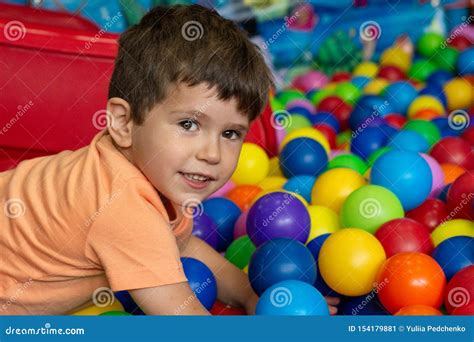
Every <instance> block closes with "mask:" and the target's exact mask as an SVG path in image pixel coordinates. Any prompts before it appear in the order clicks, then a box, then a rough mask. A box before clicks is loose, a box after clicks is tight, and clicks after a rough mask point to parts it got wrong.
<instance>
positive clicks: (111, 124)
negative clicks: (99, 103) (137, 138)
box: [107, 97, 133, 148]
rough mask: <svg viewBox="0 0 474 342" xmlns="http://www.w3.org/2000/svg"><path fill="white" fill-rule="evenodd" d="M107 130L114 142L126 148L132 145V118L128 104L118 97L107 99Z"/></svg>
mask: <svg viewBox="0 0 474 342" xmlns="http://www.w3.org/2000/svg"><path fill="white" fill-rule="evenodd" d="M107 116H108V118H107V120H108V131H109V134H110V135H111V137H112V139H113V140H114V141H115V143H116V144H117V145H118V146H120V147H122V148H128V147H130V146H131V145H132V128H133V120H132V116H131V109H130V104H129V103H128V102H127V101H125V100H124V99H122V98H120V97H112V98H110V99H109V100H108V101H107Z"/></svg>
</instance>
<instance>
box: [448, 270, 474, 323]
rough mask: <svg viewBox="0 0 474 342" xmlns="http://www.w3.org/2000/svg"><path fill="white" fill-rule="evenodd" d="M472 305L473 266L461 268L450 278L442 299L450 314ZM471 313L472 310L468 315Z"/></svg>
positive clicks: (473, 290) (473, 293)
mask: <svg viewBox="0 0 474 342" xmlns="http://www.w3.org/2000/svg"><path fill="white" fill-rule="evenodd" d="M472 304H474V265H471V266H467V267H465V268H463V269H462V270H461V271H459V272H458V273H456V274H455V275H454V277H452V278H451V280H450V281H449V283H448V286H447V287H446V294H445V297H444V306H445V307H446V310H447V311H448V313H450V314H455V311H456V310H460V309H462V308H464V307H468V306H472ZM473 309H474V308H473ZM473 313H474V310H473V311H471V312H470V315H472V314H473Z"/></svg>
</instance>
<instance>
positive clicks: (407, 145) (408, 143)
mask: <svg viewBox="0 0 474 342" xmlns="http://www.w3.org/2000/svg"><path fill="white" fill-rule="evenodd" d="M387 146H389V147H392V148H393V149H394V150H402V151H411V152H422V153H426V152H427V151H428V149H429V148H430V145H429V144H428V141H426V139H425V138H424V137H423V136H422V135H421V134H420V133H418V132H415V131H410V130H401V131H400V132H398V133H397V134H395V135H394V136H393V137H392V138H391V139H390V141H389V142H388V144H387Z"/></svg>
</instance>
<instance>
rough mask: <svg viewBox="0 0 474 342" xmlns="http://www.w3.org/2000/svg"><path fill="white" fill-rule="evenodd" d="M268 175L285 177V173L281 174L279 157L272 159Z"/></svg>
mask: <svg viewBox="0 0 474 342" xmlns="http://www.w3.org/2000/svg"><path fill="white" fill-rule="evenodd" d="M268 175H269V176H279V177H285V175H283V172H281V169H280V159H279V158H278V157H272V158H270V169H269V171H268Z"/></svg>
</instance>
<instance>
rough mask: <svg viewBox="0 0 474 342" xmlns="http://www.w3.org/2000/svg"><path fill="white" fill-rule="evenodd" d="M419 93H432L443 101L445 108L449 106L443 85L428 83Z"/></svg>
mask: <svg viewBox="0 0 474 342" xmlns="http://www.w3.org/2000/svg"><path fill="white" fill-rule="evenodd" d="M418 94H419V95H431V96H434V97H436V98H437V99H438V100H440V101H441V103H442V104H443V106H444V107H445V108H447V107H448V99H447V98H446V95H445V94H444V90H443V87H442V86H438V85H434V84H428V85H427V86H426V87H424V88H423V89H421V90H420V91H419V92H418Z"/></svg>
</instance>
